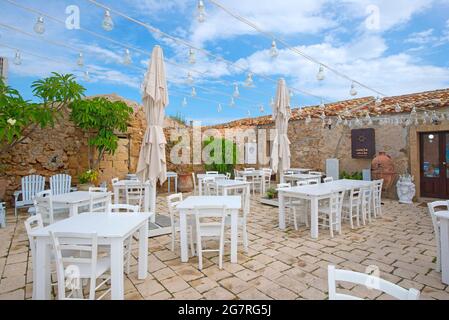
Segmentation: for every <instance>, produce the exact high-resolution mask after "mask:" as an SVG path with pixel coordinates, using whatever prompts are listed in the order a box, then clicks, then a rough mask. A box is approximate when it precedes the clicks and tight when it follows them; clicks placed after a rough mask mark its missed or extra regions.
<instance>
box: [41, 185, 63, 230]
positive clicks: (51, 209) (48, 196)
mask: <svg viewBox="0 0 449 320" xmlns="http://www.w3.org/2000/svg"><path fill="white" fill-rule="evenodd" d="M33 202H34V212H35V214H40V215H41V217H42V220H43V222H44V224H45V225H49V224H53V223H55V222H56V221H59V220H63V219H66V218H68V217H69V212H68V211H67V208H65V207H63V206H60V205H58V206H55V205H54V204H53V194H52V192H51V190H44V191H41V192H39V193H37V194H36V195H35V196H34V200H33Z"/></svg>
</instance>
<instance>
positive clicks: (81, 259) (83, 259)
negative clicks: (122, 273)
mask: <svg viewBox="0 0 449 320" xmlns="http://www.w3.org/2000/svg"><path fill="white" fill-rule="evenodd" d="M50 235H51V238H52V241H53V248H54V252H55V261H56V275H57V278H58V299H59V300H68V299H76V300H78V299H84V294H83V280H89V295H88V299H89V300H95V294H96V291H97V290H98V289H99V288H100V287H102V286H103V285H105V284H107V283H108V282H109V281H110V276H109V275H108V272H110V269H111V262H110V257H103V258H101V257H98V237H97V234H96V233H53V232H51V231H50ZM68 251H78V252H80V255H79V256H77V257H73V256H70V255H67V256H66V255H65V254H64V253H65V252H68ZM97 279H100V280H101V281H100V284H99V285H97ZM67 284H69V287H70V288H69V289H71V292H70V293H69V294H67V292H66V289H67ZM110 290H111V288H109V289H107V290H106V291H105V292H103V293H102V294H101V295H100V296H99V297H98V300H100V299H102V298H103V297H104V296H105V295H106V294H108V293H109V292H110Z"/></svg>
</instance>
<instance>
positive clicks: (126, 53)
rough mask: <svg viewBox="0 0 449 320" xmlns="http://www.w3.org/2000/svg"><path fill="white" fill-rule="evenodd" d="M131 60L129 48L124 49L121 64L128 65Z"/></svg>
mask: <svg viewBox="0 0 449 320" xmlns="http://www.w3.org/2000/svg"><path fill="white" fill-rule="evenodd" d="M132 62H133V60H132V58H131V53H130V52H129V49H125V55H124V56H123V64H124V65H125V66H128V65H130V64H131V63H132Z"/></svg>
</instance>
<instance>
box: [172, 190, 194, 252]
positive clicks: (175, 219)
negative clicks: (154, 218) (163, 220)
mask: <svg viewBox="0 0 449 320" xmlns="http://www.w3.org/2000/svg"><path fill="white" fill-rule="evenodd" d="M182 198H183V197H182V193H177V194H171V195H169V196H167V207H168V212H169V214H170V224H171V251H175V242H177V241H178V242H179V240H177V239H176V233H177V229H179V212H178V210H177V209H176V207H177V205H178V204H179V203H180V202H181V201H182ZM188 218H190V217H188ZM189 224H190V225H189V226H188V233H189V236H190V249H191V251H192V256H193V255H195V245H194V242H193V226H192V225H193V223H192V222H191V221H190V222H189Z"/></svg>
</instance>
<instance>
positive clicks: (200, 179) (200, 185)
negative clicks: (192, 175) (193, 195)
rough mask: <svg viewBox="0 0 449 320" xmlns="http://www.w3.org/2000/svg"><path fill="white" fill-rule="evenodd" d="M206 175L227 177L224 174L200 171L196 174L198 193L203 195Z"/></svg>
mask: <svg viewBox="0 0 449 320" xmlns="http://www.w3.org/2000/svg"><path fill="white" fill-rule="evenodd" d="M206 177H213V178H218V179H217V181H218V180H222V179H226V175H224V174H221V173H219V174H205V173H199V174H197V175H196V178H197V179H198V194H199V195H200V196H201V195H203V179H204V178H206Z"/></svg>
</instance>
